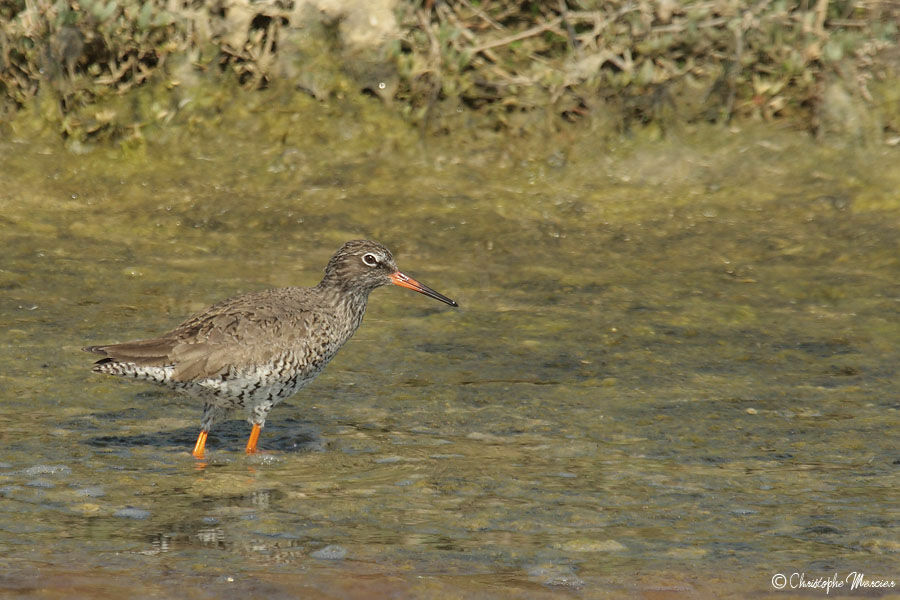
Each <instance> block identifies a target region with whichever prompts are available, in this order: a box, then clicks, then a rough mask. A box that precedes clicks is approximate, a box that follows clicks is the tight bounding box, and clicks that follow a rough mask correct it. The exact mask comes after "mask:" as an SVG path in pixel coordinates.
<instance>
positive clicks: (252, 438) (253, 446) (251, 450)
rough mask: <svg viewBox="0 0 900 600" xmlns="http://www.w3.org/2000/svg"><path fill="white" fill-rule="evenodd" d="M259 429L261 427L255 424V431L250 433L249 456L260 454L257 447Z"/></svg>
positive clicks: (248, 441)
mask: <svg viewBox="0 0 900 600" xmlns="http://www.w3.org/2000/svg"><path fill="white" fill-rule="evenodd" d="M259 429H260V427H259V425H257V424H256V423H254V424H253V429H252V430H251V431H250V439H249V440H247V454H256V453H257V452H259V449H257V447H256V442H257V441H259Z"/></svg>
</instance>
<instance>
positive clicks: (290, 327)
mask: <svg viewBox="0 0 900 600" xmlns="http://www.w3.org/2000/svg"><path fill="white" fill-rule="evenodd" d="M275 291H279V290H272V291H271V292H275ZM271 292H270V291H267V292H263V293H257V294H252V295H248V296H244V297H239V298H236V299H233V300H231V301H228V302H226V303H222V304H219V305H216V306H213V307H210V308H209V309H208V310H207V311H205V312H203V313H201V314H199V315H196V316H194V317H192V318H190V319H188V320H187V321H185V322H184V323H182V324H181V325H179V326H178V327H176V328H175V329H174V330H173V331H171V332H170V333H168V334H166V335H164V336H161V337H159V338H155V339H149V340H138V341H134V342H125V343H123V344H111V345H106V346H90V347H87V348H85V350H87V351H89V352H96V353H99V354H103V355H105V356H107V357H108V358H106V359H104V360H113V361H116V362H128V363H134V364H137V365H141V366H159V367H164V366H168V365H172V366H173V367H174V372H173V373H172V378H173V379H174V380H176V381H192V380H198V379H205V378H208V377H215V376H218V375H221V374H223V373H225V372H226V371H227V370H228V369H229V368H230V367H231V366H235V367H250V366H257V365H265V364H269V363H271V362H273V359H274V357H276V356H277V355H278V354H280V353H283V352H285V351H287V350H288V349H289V348H292V347H296V345H297V344H298V343H300V341H301V340H303V339H305V338H306V337H307V331H308V329H309V327H310V323H311V318H310V316H311V315H310V312H308V311H305V310H303V309H298V308H299V307H296V306H295V307H290V310H288V307H285V306H272V305H267V302H265V300H268V298H267V297H266V296H268V295H269V294H271ZM260 300H262V302H260Z"/></svg>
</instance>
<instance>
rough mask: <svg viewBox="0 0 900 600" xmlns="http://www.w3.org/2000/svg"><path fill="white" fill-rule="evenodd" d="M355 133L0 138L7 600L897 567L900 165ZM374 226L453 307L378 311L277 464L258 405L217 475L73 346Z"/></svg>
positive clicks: (766, 575)
mask: <svg viewBox="0 0 900 600" xmlns="http://www.w3.org/2000/svg"><path fill="white" fill-rule="evenodd" d="M338 129H339V130H340V131H341V132H342V133H341V135H339V136H333V137H331V138H328V137H327V136H323V135H320V133H317V132H310V133H309V134H308V135H305V134H301V133H296V132H295V133H292V134H291V135H290V136H288V137H285V138H281V137H280V136H276V133H275V132H273V131H271V130H269V129H266V128H265V127H263V128H261V129H260V130H257V131H253V132H251V133H252V135H250V134H248V133H247V132H245V131H240V132H238V131H229V130H228V129H227V128H223V131H222V132H221V133H220V134H219V135H217V136H211V135H210V136H199V137H197V138H196V139H191V140H188V141H186V140H179V142H180V143H172V144H170V145H167V146H165V147H161V148H154V147H151V148H150V149H148V150H146V151H129V152H123V151H112V150H95V151H94V152H91V153H89V154H86V155H82V156H76V155H73V154H69V153H66V152H65V151H62V150H60V149H59V148H56V147H55V146H54V145H52V144H47V143H37V142H26V141H23V140H7V141H5V142H3V143H2V144H0V162H2V163H3V164H4V165H5V167H4V169H3V172H2V173H0V181H2V186H0V190H2V191H0V235H2V237H3V239H4V240H5V241H4V244H5V252H4V253H3V254H2V256H0V289H2V294H0V324H2V326H3V331H4V332H5V335H4V338H5V343H4V345H3V348H2V353H0V386H2V387H0V390H2V391H0V394H2V403H0V422H2V434H0V435H2V446H0V447H2V450H0V572H2V574H0V591H2V592H0V593H5V594H9V595H18V596H23V597H42V598H56V597H72V596H73V595H75V596H78V597H92V598H106V597H110V598H112V597H121V596H122V595H124V593H128V594H129V595H130V596H131V597H134V598H144V597H148V598H149V597H169V596H172V595H174V594H178V595H179V596H183V597H188V598H230V597H246V596H248V595H249V596H251V597H258V596H259V595H262V594H265V596H266V597H268V598H280V597H285V598H288V597H297V596H301V595H304V594H306V595H310V596H312V597H322V596H326V597H329V596H330V597H353V598H371V597H387V596H392V597H395V596H396V597H424V598H444V597H448V596H454V597H463V598H476V597H477V598H482V597H493V596H500V597H522V598H526V597H527V598H542V597H553V596H557V595H560V594H562V595H566V596H575V597H585V598H606V597H611V598H619V597H635V598H638V597H640V598H644V597H654V598H670V597H671V598H693V597H745V596H755V597H758V596H759V595H761V594H767V593H773V594H774V593H775V590H774V589H773V588H772V585H771V583H770V581H771V579H772V577H773V575H775V574H777V573H785V574H788V575H789V574H791V573H795V572H797V573H804V574H805V576H806V579H814V578H815V577H822V576H824V577H829V576H831V574H832V573H834V572H837V573H838V574H839V575H840V576H841V578H843V577H844V576H845V575H846V574H847V573H849V572H851V571H864V572H865V573H866V575H867V576H868V577H872V578H881V579H890V578H893V579H895V580H896V579H898V578H900V577H898V571H897V565H898V561H897V552H898V550H900V544H898V542H897V539H898V537H897V530H896V526H897V512H896V510H897V505H898V502H897V501H898V496H897V491H896V490H897V484H898V478H897V463H898V457H897V452H896V448H897V437H896V431H897V427H898V425H900V422H898V421H900V419H898V403H897V389H898V388H897V383H898V378H897V368H898V364H900V319H898V309H900V258H898V257H900V253H898V251H900V196H898V193H897V190H898V189H900V170H898V169H897V168H896V165H897V164H900V152H898V150H897V149H884V150H880V149H860V148H847V147H843V148H841V147H824V146H822V147H817V146H816V145H814V144H812V143H811V142H810V141H809V140H807V139H805V138H804V137H803V136H801V135H800V134H784V133H775V132H760V131H752V130H751V131H743V132H715V131H700V132H693V133H691V132H687V133H685V132H682V134H681V135H680V136H679V137H677V138H672V139H670V140H668V141H665V142H658V143H649V142H642V143H638V142H616V143H607V144H605V145H604V144H602V143H600V142H597V141H595V140H592V139H591V137H590V136H589V135H585V136H583V137H582V138H578V139H575V140H563V139H553V140H549V141H548V142H547V143H546V144H544V145H543V146H542V147H524V148H522V147H517V145H518V144H513V145H512V146H504V145H502V144H500V143H499V142H496V141H492V140H490V139H487V140H485V139H483V140H481V141H479V142H478V143H477V144H474V145H473V147H472V148H462V149H455V148H453V147H451V146H450V145H449V144H447V145H446V146H441V145H439V144H431V145H428V146H424V145H423V144H422V142H421V140H419V139H418V138H417V137H416V136H415V135H413V134H405V133H403V132H395V133H394V134H393V135H390V136H385V137H384V138H383V139H382V140H381V142H380V145H379V144H374V145H372V144H371V142H372V141H373V139H378V132H374V133H373V132H371V131H362V132H359V131H356V132H354V131H352V130H351V131H349V132H348V131H347V129H346V128H338ZM317 131H318V130H317ZM354 136H356V137H354ZM362 142H365V143H368V144H370V145H369V146H364V145H363V144H362ZM361 147H368V148H369V149H367V150H360V148H361ZM511 148H515V149H511ZM356 237H371V238H374V239H379V240H381V241H383V242H384V243H385V244H387V245H388V247H390V248H391V249H392V250H393V251H394V254H395V256H396V258H397V260H398V263H399V264H400V266H401V268H402V269H403V270H404V271H406V272H408V273H410V274H412V275H413V276H414V277H416V278H418V279H420V280H421V281H423V282H424V283H426V284H428V285H430V286H431V287H433V288H435V289H437V290H439V291H441V292H442V293H444V294H446V295H448V296H450V297H452V298H454V299H456V300H458V301H459V302H460V305H461V306H460V308H459V309H451V308H449V307H447V306H445V305H443V304H440V303H438V302H434V301H432V300H430V299H428V298H425V297H423V296H419V295H417V294H414V293H411V292H409V291H407V290H401V289H399V288H392V289H383V290H377V291H376V292H374V293H373V295H372V298H371V302H370V305H369V312H368V314H367V316H366V319H365V321H364V323H363V326H362V327H361V329H360V331H359V332H358V333H357V334H356V336H355V337H354V339H353V340H351V342H350V343H349V344H348V345H347V346H346V347H345V348H344V349H343V350H342V351H341V353H340V354H339V355H338V357H337V358H336V359H335V360H334V361H333V362H332V363H331V365H330V366H329V367H328V368H327V369H326V371H325V372H324V373H323V374H322V375H321V376H320V377H319V379H317V380H316V381H315V382H314V383H313V384H312V385H310V386H309V387H308V388H306V389H305V390H303V391H302V392H301V393H300V394H299V395H298V396H296V397H294V398H293V399H291V400H290V401H288V402H287V403H285V404H283V405H281V406H279V407H277V408H276V409H275V410H274V411H273V412H272V414H271V415H270V418H269V421H268V423H267V427H266V428H265V430H264V431H263V435H262V437H261V441H260V446H261V447H262V448H264V449H266V450H269V453H267V454H264V455H260V456H254V457H245V456H244V455H243V454H242V449H243V444H244V441H245V439H246V435H247V434H248V433H249V426H248V425H247V424H246V422H244V421H241V420H238V419H239V416H237V415H236V419H235V420H234V421H230V422H228V423H226V424H224V425H222V426H219V427H218V428H217V429H215V430H214V431H213V432H212V434H211V435H210V440H209V444H208V448H209V450H210V457H209V459H208V461H206V462H205V463H198V462H197V461H195V460H194V459H193V458H191V456H190V454H189V451H190V449H191V446H192V444H193V441H194V439H195V437H196V434H197V431H198V425H199V416H200V407H199V406H197V405H195V404H193V403H192V402H191V401H190V400H185V399H181V398H179V397H177V396H175V395H172V394H169V393H167V392H166V391H165V390H162V389H159V388H155V387H153V386H151V385H142V384H135V383H133V382H125V381H119V380H116V379H113V378H109V377H102V376H99V375H95V374H92V373H91V372H90V369H89V366H90V363H91V361H92V358H91V356H89V355H87V354H84V353H82V352H80V350H79V348H80V347H81V346H83V345H86V344H89V343H103V342H114V341H125V340H128V339H135V338H140V337H144V336H151V335H154V334H157V333H161V332H163V331H165V330H167V329H168V328H170V327H172V326H174V325H175V324H177V323H178V322H179V321H180V320H181V319H183V318H184V317H186V316H188V315H189V314H191V313H193V312H195V311H197V310H199V309H201V308H203V307H204V306H206V305H208V304H210V303H212V302H214V301H216V300H219V299H222V298H224V297H227V296H229V295H231V294H235V293H238V292H242V291H249V290H254V289H262V288H264V287H269V286H281V285H313V284H314V283H316V282H317V281H318V278H319V276H320V274H321V270H322V268H323V267H324V264H325V262H326V261H327V259H328V257H329V256H330V255H331V253H332V252H333V251H334V250H335V249H336V248H337V247H338V246H339V245H340V244H341V243H342V242H343V241H345V240H347V239H351V238H356ZM794 591H795V592H796V593H808V594H809V595H810V597H817V598H818V597H821V595H822V594H823V593H824V592H822V591H821V590H812V591H810V590H800V589H795V590H794ZM844 591H846V589H845V590H844ZM893 593H895V594H896V593H897V592H896V588H895V589H894V592H893ZM830 595H831V596H834V595H835V592H834V591H832V592H831V594H830Z"/></svg>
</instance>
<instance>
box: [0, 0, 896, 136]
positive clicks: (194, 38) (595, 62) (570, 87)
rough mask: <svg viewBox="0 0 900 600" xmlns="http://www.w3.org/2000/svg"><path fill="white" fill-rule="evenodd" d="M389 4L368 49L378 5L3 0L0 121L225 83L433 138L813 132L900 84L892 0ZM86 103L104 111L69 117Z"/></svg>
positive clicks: (106, 121) (81, 124) (75, 131)
mask: <svg viewBox="0 0 900 600" xmlns="http://www.w3.org/2000/svg"><path fill="white" fill-rule="evenodd" d="M393 2H394V3H393V10H394V15H395V17H396V24H395V25H396V26H395V27H393V30H391V31H388V32H387V33H386V35H384V36H381V40H380V43H378V44H377V45H376V46H374V47H371V48H367V49H361V48H360V47H358V46H357V47H354V46H353V45H352V44H350V43H349V41H348V37H349V34H348V30H347V29H346V28H342V26H343V24H344V23H345V22H350V21H352V20H353V19H354V18H355V15H354V14H353V12H352V11H353V10H365V6H366V3H350V2H348V3H345V8H342V9H338V10H331V11H328V10H319V9H318V8H317V7H316V6H314V3H313V2H310V1H306V2H303V1H300V0H297V1H290V0H280V1H279V0H263V1H255V2H250V1H249V0H231V1H229V2H224V0H223V1H218V2H191V1H184V0H153V1H150V2H136V1H134V0H78V1H75V0H62V1H59V2H51V1H49V0H17V1H12V2H10V1H0V117H3V118H5V119H7V118H10V117H12V116H13V115H14V114H15V113H17V112H19V111H21V109H22V108H24V107H28V106H30V105H32V104H33V100H32V99H34V98H36V97H40V96H42V92H46V94H43V95H44V96H46V98H50V100H49V104H52V107H49V108H48V102H47V101H45V102H44V103H43V104H42V106H43V107H44V111H43V112H44V114H43V116H44V118H47V119H49V120H50V121H51V122H55V123H57V125H58V129H59V130H60V131H61V132H62V133H63V135H68V136H75V137H81V138H84V137H91V136H95V137H117V136H120V135H122V132H123V127H122V124H121V123H116V120H117V114H116V113H115V111H104V110H103V109H102V106H104V101H105V100H106V99H108V98H110V97H111V96H121V95H123V94H126V93H128V92H130V90H132V89H134V88H135V87H139V86H141V85H142V84H145V83H147V82H148V81H156V82H159V83H161V84H162V85H168V86H170V87H171V86H179V85H181V86H184V85H190V82H191V79H192V77H193V76H213V77H223V78H225V79H229V80H231V81H234V82H237V84H239V85H241V86H244V87H247V88H252V89H262V88H266V87H268V86H271V85H274V84H276V83H279V82H285V81H287V82H291V83H293V84H295V85H296V86H297V87H298V88H300V89H302V90H305V91H307V92H308V93H310V94H312V95H313V96H315V97H316V98H319V99H322V100H327V99H328V98H330V97H331V96H333V95H334V94H336V93H339V92H340V93H344V92H346V91H347V90H348V89H349V90H353V89H356V90H368V91H370V92H372V93H374V94H375V95H377V96H380V97H382V98H384V99H385V100H386V101H389V102H391V103H393V104H394V105H395V106H398V107H399V109H400V110H401V111H403V112H404V114H406V115H407V116H408V118H409V119H410V120H411V121H413V122H416V123H419V124H420V125H424V126H425V127H427V128H428V129H429V130H432V131H440V129H441V127H442V126H441V122H442V116H443V115H444V114H448V111H452V112H456V111H457V110H458V109H459V108H460V107H463V108H464V109H465V110H468V111H475V112H477V113H478V114H479V115H480V116H482V117H484V118H486V119H487V120H488V122H490V123H492V124H493V125H494V126H495V127H497V128H505V129H509V130H512V131H527V130H528V129H529V127H530V126H532V125H533V124H534V123H535V121H536V120H540V121H541V122H543V123H546V122H547V121H548V119H549V120H550V121H551V122H557V123H558V124H562V123H565V122H567V121H568V122H577V121H580V120H582V119H584V118H586V117H589V116H592V115H593V116H596V115H597V114H598V112H603V113H604V114H608V115H614V118H612V119H610V121H611V122H614V123H616V124H617V126H618V127H628V126H630V125H631V124H634V123H654V122H655V123H660V124H664V123H666V122H667V121H671V120H680V121H692V120H712V121H727V120H729V119H732V118H734V117H735V116H738V117H758V118H763V119H778V118H789V119H795V120H798V121H799V122H801V123H804V124H805V125H807V126H808V127H810V128H811V129H815V128H816V127H818V126H819V125H820V124H821V120H822V118H823V116H822V115H823V110H822V105H823V98H824V97H825V90H826V87H827V86H828V84H829V82H830V81H833V80H839V81H840V82H841V86H842V90H843V92H844V93H845V95H849V97H851V98H853V99H856V100H858V101H861V102H873V101H874V99H873V96H872V90H871V85H872V83H873V82H874V81H881V80H884V79H885V78H890V77H897V76H898V73H897V68H896V62H895V61H892V60H888V59H885V57H889V56H896V51H897V43H898V32H897V27H898V25H897V24H898V23H900V3H898V2H895V1H891V0H880V1H879V0H847V1H842V2H838V1H833V0H831V1H829V0H806V1H802V2H787V1H773V0H757V1H756V2H752V3H746V2H738V1H736V0H695V1H688V2H676V1H675V0H655V1H650V0H612V1H605V2H600V1H599V0H549V1H545V2H524V1H516V0H494V1H491V0H482V1H480V2H479V1H477V0H425V1H421V0H420V1H418V2H414V1H410V0H393ZM389 3H390V2H389ZM332 4H334V3H332ZM381 4H382V5H384V4H385V3H384V2H382V3H381ZM352 6H357V8H356V9H353V8H347V7H352ZM360 7H362V8H360ZM383 21H384V19H382V22H383ZM85 107H95V108H96V107H101V108H99V109H97V110H94V112H93V113H92V114H93V118H91V119H85V118H74V117H73V115H83V112H84V109H85ZM158 112H159V111H157V113H158ZM163 112H166V111H163ZM825 112H826V113H827V111H825ZM158 116H159V115H158V114H157V115H156V117H153V116H151V115H147V116H146V117H145V118H147V119H152V118H158ZM881 126H882V128H883V129H885V130H886V131H887V132H888V133H889V134H892V135H895V136H896V135H897V134H900V131H892V128H894V127H896V124H895V121H893V120H891V119H887V120H886V121H885V122H883V123H882V125H881Z"/></svg>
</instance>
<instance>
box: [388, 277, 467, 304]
mask: <svg viewBox="0 0 900 600" xmlns="http://www.w3.org/2000/svg"><path fill="white" fill-rule="evenodd" d="M391 282H392V283H393V284H394V285H399V286H400V287H405V288H409V289H411V290H415V291H417V292H419V293H420V294H425V295H426V296H428V297H429V298H434V299H435V300H440V301H441V302H443V303H445V304H449V305H450V306H459V304H457V303H456V301H455V300H451V299H450V298H448V297H447V296H445V295H443V294H440V293H438V292H436V291H434V290H433V289H431V288H430V287H428V286H427V285H425V284H423V283H419V282H418V281H416V280H415V279H413V278H412V277H410V276H408V275H404V274H403V273H401V272H400V271H395V272H394V273H391Z"/></svg>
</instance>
